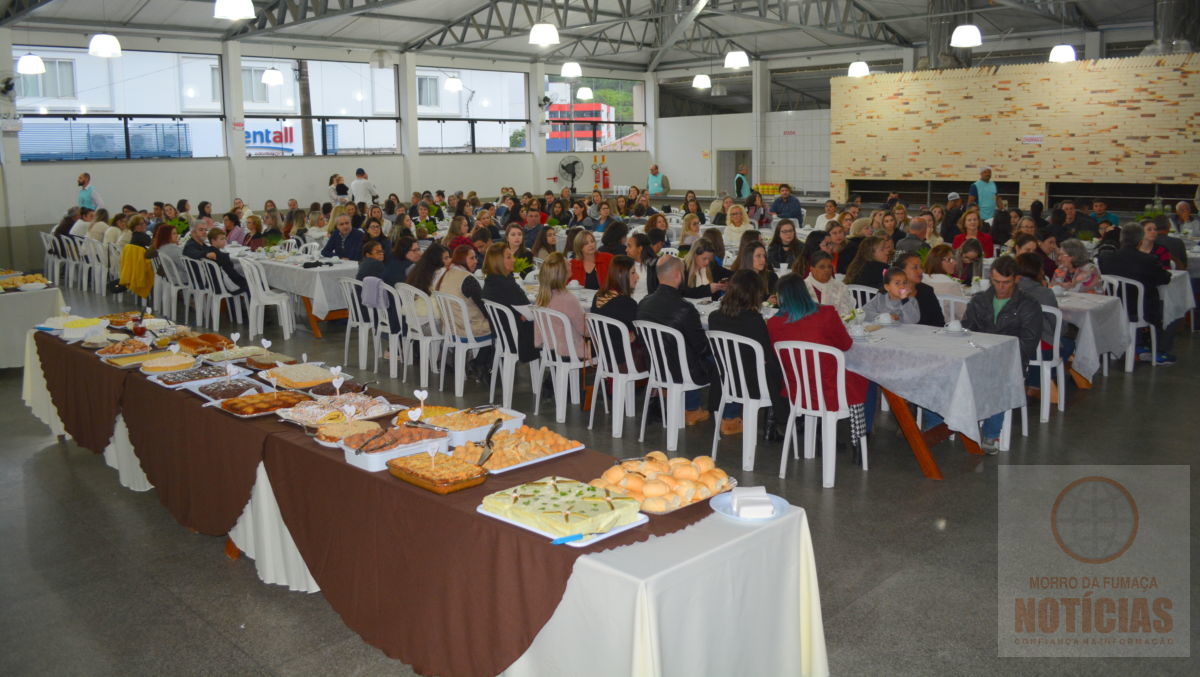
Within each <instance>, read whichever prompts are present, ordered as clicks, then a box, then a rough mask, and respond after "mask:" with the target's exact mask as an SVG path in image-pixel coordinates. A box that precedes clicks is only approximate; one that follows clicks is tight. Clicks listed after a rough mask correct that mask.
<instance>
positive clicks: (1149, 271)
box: [1099, 223, 1179, 365]
mask: <svg viewBox="0 0 1200 677" xmlns="http://www.w3.org/2000/svg"><path fill="white" fill-rule="evenodd" d="M1143 235H1144V231H1143V229H1142V226H1140V225H1138V224H1134V223H1128V224H1125V225H1124V226H1122V227H1121V248H1120V249H1118V250H1117V251H1115V252H1108V253H1105V254H1103V255H1101V256H1100V260H1099V265H1100V272H1101V273H1102V274H1103V275H1117V276H1119V277H1127V278H1129V279H1131V280H1134V281H1136V282H1141V283H1142V287H1143V288H1144V289H1145V290H1146V303H1145V306H1144V311H1143V317H1144V318H1145V320H1146V321H1147V322H1149V323H1150V325H1151V328H1152V331H1153V332H1154V333H1155V336H1156V338H1157V343H1158V355H1154V356H1151V355H1150V351H1149V348H1146V347H1144V346H1139V347H1138V359H1144V360H1147V361H1149V360H1150V359H1154V360H1156V361H1157V362H1158V364H1162V365H1167V364H1175V357H1174V355H1172V354H1171V348H1172V347H1173V346H1174V344H1175V328H1176V327H1177V326H1178V325H1179V320H1175V321H1174V322H1172V323H1171V324H1169V325H1167V326H1166V327H1163V326H1162V319H1163V316H1162V299H1161V298H1160V297H1159V295H1158V286H1159V285H1161V284H1167V283H1169V282H1170V281H1171V273H1170V272H1169V271H1167V270H1165V269H1164V268H1163V267H1162V265H1160V264H1159V262H1158V259H1156V258H1155V257H1154V256H1152V255H1150V254H1147V253H1145V252H1143V251H1140V250H1139V249H1138V245H1139V244H1140V243H1141V241H1142V236H1143ZM1125 310H1126V312H1128V313H1129V319H1130V320H1137V317H1138V295H1137V292H1136V291H1133V290H1131V291H1130V292H1129V294H1128V295H1127V296H1126V298H1125Z"/></svg>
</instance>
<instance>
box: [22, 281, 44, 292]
mask: <svg viewBox="0 0 1200 677" xmlns="http://www.w3.org/2000/svg"><path fill="white" fill-rule="evenodd" d="M49 286H50V285H48V284H46V283H45V282H26V283H25V284H23V285H20V286H19V287H17V289H19V290H21V291H41V290H43V289H45V288H46V287H49Z"/></svg>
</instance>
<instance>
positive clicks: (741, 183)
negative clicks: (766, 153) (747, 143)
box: [733, 165, 750, 201]
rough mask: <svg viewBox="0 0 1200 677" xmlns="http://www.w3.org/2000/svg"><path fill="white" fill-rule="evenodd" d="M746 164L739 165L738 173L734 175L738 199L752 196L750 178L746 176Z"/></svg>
mask: <svg viewBox="0 0 1200 677" xmlns="http://www.w3.org/2000/svg"><path fill="white" fill-rule="evenodd" d="M747 173H748V172H747V171H746V165H738V168H737V174H736V175H735V176H734V177H733V195H734V197H736V198H737V199H738V200H742V201H745V199H746V198H748V197H750V179H748V178H746V174H747Z"/></svg>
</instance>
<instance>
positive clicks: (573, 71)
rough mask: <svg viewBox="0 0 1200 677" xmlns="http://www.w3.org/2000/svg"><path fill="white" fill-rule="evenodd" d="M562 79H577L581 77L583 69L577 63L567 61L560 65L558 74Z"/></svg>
mask: <svg viewBox="0 0 1200 677" xmlns="http://www.w3.org/2000/svg"><path fill="white" fill-rule="evenodd" d="M559 75H561V76H562V77H564V78H579V77H583V67H582V66H580V65H579V62H578V61H568V62H566V63H564V64H563V65H562V72H561V73H559Z"/></svg>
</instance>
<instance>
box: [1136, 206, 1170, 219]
mask: <svg viewBox="0 0 1200 677" xmlns="http://www.w3.org/2000/svg"><path fill="white" fill-rule="evenodd" d="M1166 215H1167V212H1166V211H1165V210H1162V209H1155V208H1154V207H1151V206H1149V205H1146V211H1144V212H1142V213H1141V214H1139V215H1138V217H1137V221H1138V223H1141V222H1142V221H1156V220H1158V219H1161V218H1162V217H1164V216H1166Z"/></svg>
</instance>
